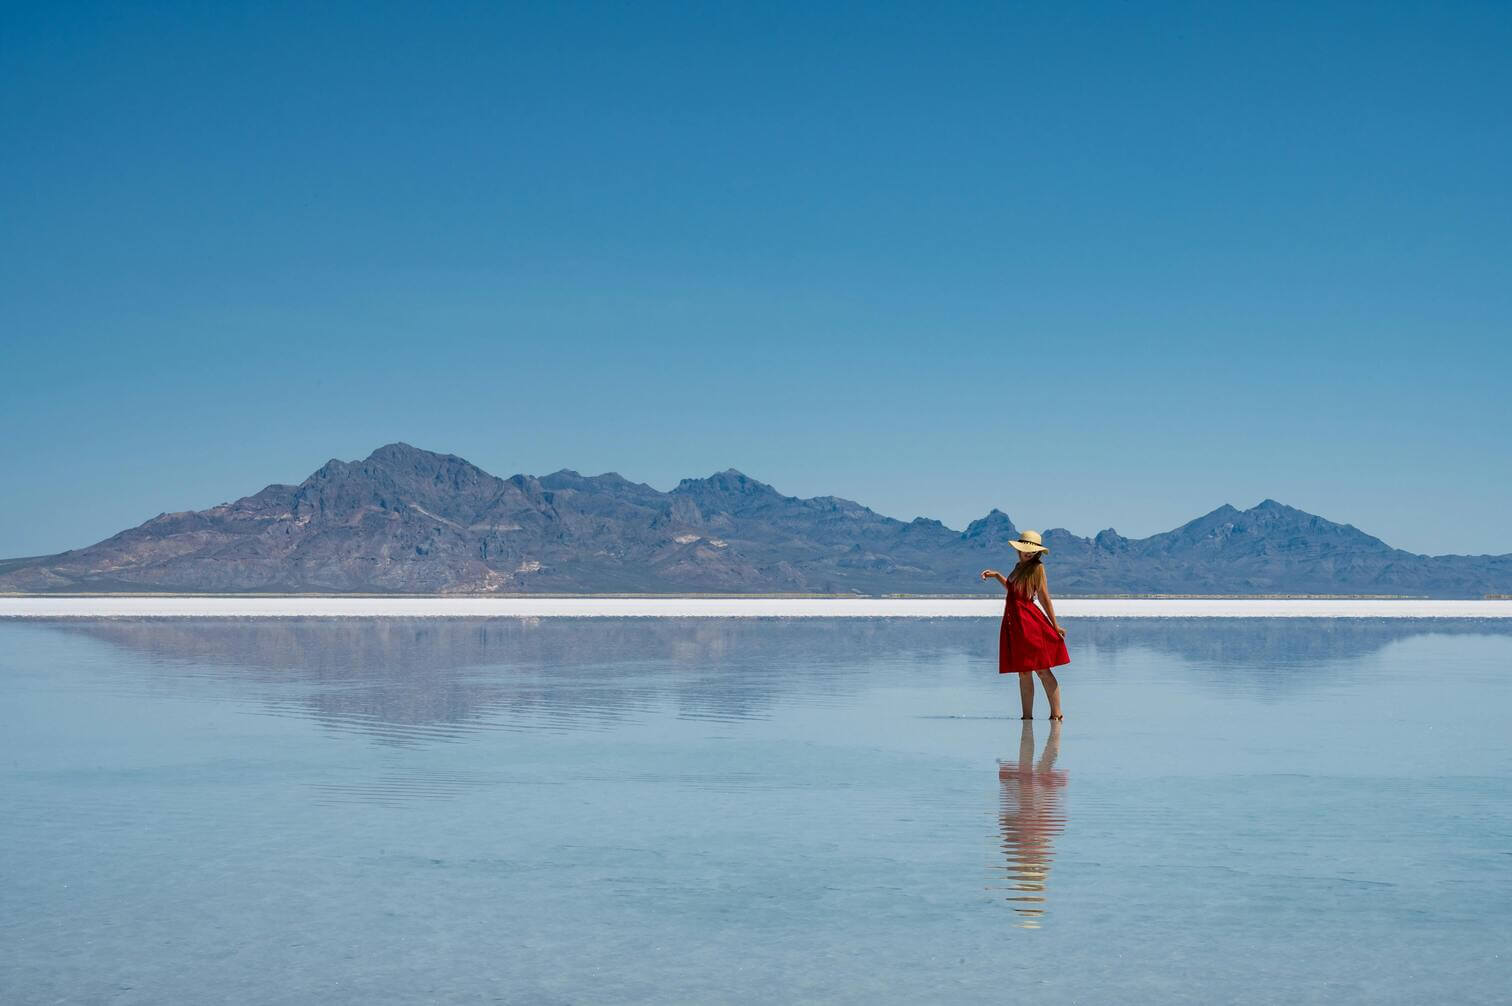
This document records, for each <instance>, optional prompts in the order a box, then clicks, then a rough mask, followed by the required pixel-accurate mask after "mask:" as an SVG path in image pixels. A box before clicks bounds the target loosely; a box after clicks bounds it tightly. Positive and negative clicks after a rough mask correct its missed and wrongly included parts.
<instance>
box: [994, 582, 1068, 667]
mask: <svg viewBox="0 0 1512 1006" xmlns="http://www.w3.org/2000/svg"><path fill="white" fill-rule="evenodd" d="M1070 662H1071V655H1070V654H1069V653H1067V652H1066V641H1065V640H1064V639H1062V638H1061V634H1060V633H1059V632H1056V631H1055V626H1053V625H1051V624H1050V619H1048V618H1046V617H1045V613H1044V612H1043V611H1040V610H1039V608H1038V607H1037V606H1036V605H1035V603H1034V602H1033V601H1031V600H1030V599H1029V598H1027V597H1020V596H1019V595H1018V593H1017V592H1016V591H1014V589H1013V588H1012V587H1009V588H1008V601H1007V604H1006V605H1005V606H1004V607H1003V627H1002V628H1001V629H999V630H998V673H999V674H1014V673H1018V674H1023V673H1025V672H1026V671H1043V670H1045V669H1046V668H1047V667H1059V666H1060V665H1061V664H1069V663H1070Z"/></svg>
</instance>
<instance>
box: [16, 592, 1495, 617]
mask: <svg viewBox="0 0 1512 1006" xmlns="http://www.w3.org/2000/svg"><path fill="white" fill-rule="evenodd" d="M1002 610H1003V602H1002V600H1000V599H996V598H988V599H980V600H978V599H972V598H940V599H933V600H931V599H927V598H772V597H761V598H753V597H725V598H710V597H655V598H650V597H591V598H588V597H0V618H551V617H584V616H590V617H591V616H598V617H624V616H648V617H662V618H836V617H841V618H845V617H850V618H996V617H998V616H999V615H1000V614H1001V613H1002ZM1055 610H1056V612H1057V613H1058V614H1061V615H1065V616H1067V617H1075V616H1083V617H1104V618H1108V617H1115V618H1192V617H1196V618H1512V600H1505V601H1504V600H1491V601H1424V600H1400V601H1397V600H1353V599H1341V600H1302V599H1297V600H1291V599H1287V600H1269V599H1255V600H1242V599H1233V600H1230V599H1197V598H1191V599H1177V598H1172V599H1165V598H1158V599H1157V598H1099V599H1092V598H1083V599H1077V598H1066V599H1063V600H1059V601H1056V602H1055Z"/></svg>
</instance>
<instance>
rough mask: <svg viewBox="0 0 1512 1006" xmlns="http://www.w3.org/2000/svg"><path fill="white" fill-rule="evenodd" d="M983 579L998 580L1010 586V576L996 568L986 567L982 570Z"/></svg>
mask: <svg viewBox="0 0 1512 1006" xmlns="http://www.w3.org/2000/svg"><path fill="white" fill-rule="evenodd" d="M982 579H984V580H996V581H997V582H998V583H1001V584H1002V585H1003V586H1005V587H1006V586H1008V578H1007V577H1006V576H1004V575H1003V574H1002V573H999V572H998V571H997V570H995V569H984V570H982Z"/></svg>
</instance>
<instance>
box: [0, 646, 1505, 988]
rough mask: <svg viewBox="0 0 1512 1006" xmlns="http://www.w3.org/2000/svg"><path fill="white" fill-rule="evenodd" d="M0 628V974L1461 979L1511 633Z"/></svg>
mask: <svg viewBox="0 0 1512 1006" xmlns="http://www.w3.org/2000/svg"><path fill="white" fill-rule="evenodd" d="M1066 621H1067V623H1068V627H1069V629H1070V634H1069V636H1068V643H1069V645H1070V648H1071V655H1072V664H1071V665H1070V666H1068V667H1065V668H1061V669H1059V672H1058V673H1059V674H1060V678H1061V682H1062V689H1063V694H1064V702H1065V710H1066V720H1065V723H1064V725H1058V724H1057V725H1052V724H1050V723H1049V722H1047V721H1046V720H1045V719H1044V718H1043V717H1044V715H1045V711H1046V708H1045V704H1044V698H1043V696H1042V695H1040V696H1037V710H1036V712H1037V716H1038V717H1039V718H1037V719H1036V720H1034V721H1031V722H1030V723H1027V724H1026V723H1022V722H1021V721H1020V720H1019V708H1018V689H1017V685H1016V682H1014V681H1012V680H1009V679H1006V678H1000V677H999V676H998V675H997V674H996V673H995V662H994V647H995V645H996V638H997V634H996V630H997V626H996V623H995V622H994V621H988V620H975V619H854V618H852V619H792V620H788V619H728V620H724V619H661V618H655V619H603V618H594V619H575V618H567V619H540V620H531V619H490V620H465V619H445V620H434V619H426V620H418V619H417V620H403V619H377V620H375V619H351V620H342V619H337V620H297V619H289V620H284V619H265V620H214V619H196V620H171V619H168V620H163V619H159V620H114V619H112V620H98V621H69V622H54V623H20V622H5V621H0V697H3V698H0V805H3V806H4V807H5V808H6V812H5V814H4V815H3V816H0V1000H3V1001H5V1002H7V1003H9V1002H25V1003H29V1002H59V1001H62V1002H100V1003H160V1002H168V1001H179V1002H191V1001H192V1002H226V1003H232V1002H234V1003H279V1002H287V1003H296V1002H309V1001H326V1002H353V1003H377V1002H411V1001H436V1002H452V1001H456V1002H461V1001H469V1002H470V1001H478V1000H483V1001H500V1002H520V1003H557V1002H563V1003H565V1002H605V1001H612V1002H804V1001H808V1002H858V1003H859V1002H868V1003H873V1002H919V1001H932V1002H994V1003H997V1002H1002V1001H1005V1000H1006V999H1009V998H1010V997H1013V996H1019V995H1027V996H1032V997H1034V999H1035V1000H1036V1001H1039V1002H1076V1001H1082V1002H1086V1001H1091V1002H1104V1001H1106V1002H1112V1001H1117V1002H1124V1003H1134V1002H1160V1003H1167V1002H1192V1003H1197V1002H1201V1003H1210V1002H1215V1001H1238V1002H1272V1001H1293V1002H1299V1001H1300V1002H1336V1001H1341V1000H1344V1001H1361V1000H1369V1001H1377V1002H1402V1003H1409V1002H1425V1001H1444V1000H1457V1001H1460V1002H1504V1001H1505V989H1506V988H1507V987H1508V986H1509V985H1512V963H1509V959H1508V953H1509V952H1508V946H1509V940H1508V933H1509V931H1512V801H1509V797H1512V782H1509V780H1512V731H1509V730H1508V729H1507V728H1506V721H1507V718H1508V715H1509V713H1512V681H1509V676H1508V672H1509V671H1512V625H1508V624H1507V623H1506V622H1504V621H1498V620H1450V619H1435V620H1431V621H1429V620H1423V621H1414V620H1401V619H1390V620H1386V619H1089V618H1081V619H1075V620H1071V619H1067V620H1066Z"/></svg>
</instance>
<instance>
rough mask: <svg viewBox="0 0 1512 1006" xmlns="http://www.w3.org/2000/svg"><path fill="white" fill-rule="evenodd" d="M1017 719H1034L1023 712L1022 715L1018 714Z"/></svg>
mask: <svg viewBox="0 0 1512 1006" xmlns="http://www.w3.org/2000/svg"><path fill="white" fill-rule="evenodd" d="M1019 719H1021V720H1032V719H1034V717H1033V716H1030V715H1029V714H1028V713H1025V714H1024V715H1022V716H1020V717H1019Z"/></svg>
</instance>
